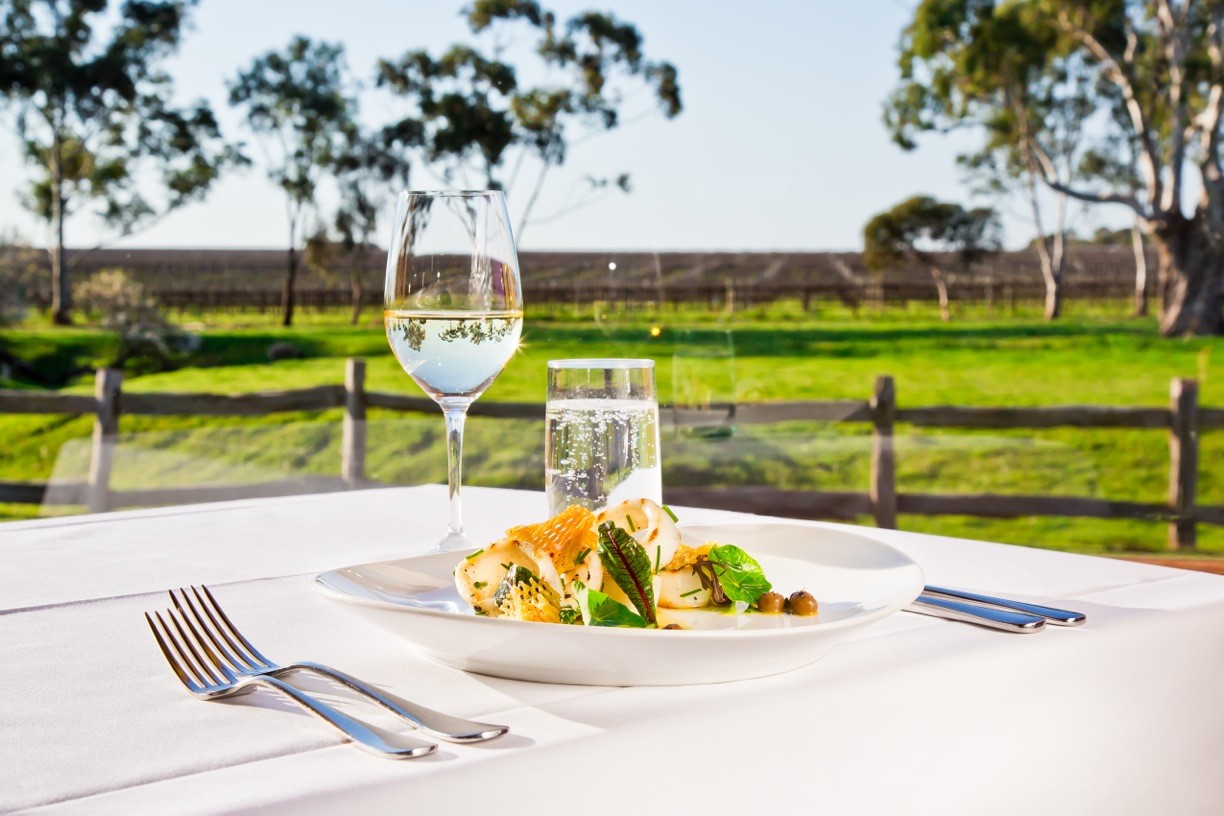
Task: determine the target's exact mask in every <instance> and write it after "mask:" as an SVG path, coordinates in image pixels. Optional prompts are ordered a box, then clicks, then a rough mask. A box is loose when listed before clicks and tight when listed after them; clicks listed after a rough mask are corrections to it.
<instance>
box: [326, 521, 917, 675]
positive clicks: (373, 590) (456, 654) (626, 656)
mask: <svg viewBox="0 0 1224 816" xmlns="http://www.w3.org/2000/svg"><path fill="white" fill-rule="evenodd" d="M677 532H678V533H679V541H680V543H681V544H684V545H685V546H688V547H692V548H699V547H701V546H703V545H704V544H706V543H708V542H711V541H717V542H728V543H734V545H735V546H736V547H738V548H739V549H742V550H743V551H744V552H746V553H750V554H751V556H752V557H753V559H754V560H755V561H756V562H757V563H758V564H759V566H760V568H761V571H762V572H763V574H764V575H765V576H768V579H769V581H770V582H771V583H772V584H774V585H777V586H779V587H783V588H786V589H788V590H791V589H799V588H804V589H807V590H808V591H809V592H811V594H812V595H814V596H815V597H816V599H817V600H818V601H819V614H816V615H806V616H804V615H793V614H761V613H760V612H757V611H752V610H748V609H745V608H742V607H740V606H737V605H735V604H730V605H728V606H726V607H723V608H712V607H697V608H683V609H668V608H666V607H663V608H660V609H659V610H658V614H659V616H660V621H661V622H662V623H663V626H666V625H668V624H670V623H676V624H679V625H680V626H682V627H683V630H684V631H659V630H656V629H651V628H638V627H621V626H587V625H584V626H577V625H571V626H559V625H541V624H540V623H538V622H532V621H527V620H516V619H510V618H509V617H507V616H504V615H499V616H497V617H493V616H488V615H477V614H476V612H475V611H474V608H473V607H472V606H471V605H470V604H469V603H468V599H467V598H465V597H464V596H463V595H461V594H460V592H459V590H458V589H457V588H456V575H455V571H456V567H457V563H456V562H457V561H458V560H460V559H461V558H462V557H463V555H464V554H462V553H460V554H455V553H440V554H436V555H425V556H417V557H412V558H403V559H396V560H391V561H382V562H377V563H372V564H360V565H355V566H351V567H344V568H342V569H337V570H331V571H329V572H325V573H322V574H320V575H318V576H316V577H315V579H314V582H313V583H314V587H315V589H316V590H318V591H319V592H321V593H322V594H323V595H325V596H326V597H328V598H330V599H332V600H335V601H337V602H339V603H340V604H341V606H342V607H343V608H344V609H346V610H348V611H350V612H352V613H353V614H355V615H357V616H359V617H361V618H362V619H363V620H366V621H368V622H369V623H372V624H374V625H376V626H378V627H380V628H382V629H385V630H387V631H389V632H391V633H393V634H395V635H396V636H397V637H399V638H401V639H402V640H404V641H405V642H407V643H408V644H409V645H410V646H412V647H413V648H414V649H415V650H417V651H418V652H419V653H421V654H423V655H424V656H426V657H428V658H430V659H433V660H436V661H438V662H440V663H443V664H445V665H448V666H454V667H456V668H459V669H463V670H466V671H472V672H478V673H481V674H488V675H494V676H498V677H508V678H514V679H520V680H531V681H537V682H551V683H574V684H584V685H680V684H686V683H712V682H724V681H728V680H740V679H746V678H750V677H763V676H766V675H770V674H777V673H780V672H784V671H789V670H791V669H796V668H799V667H800V666H804V665H807V664H809V663H811V662H813V661H815V660H817V659H819V658H820V657H821V656H823V655H824V654H825V653H826V652H827V651H828V650H829V648H831V647H832V646H833V645H834V644H835V643H837V641H838V640H840V639H841V638H842V637H843V636H845V634H846V633H847V632H849V631H851V630H852V629H854V628H856V627H858V626H862V625H866V624H869V623H871V622H873V621H877V620H880V619H881V618H884V617H886V616H888V615H891V614H892V613H894V612H897V611H898V610H900V609H901V608H903V607H904V606H906V605H908V604H909V603H910V602H911V601H913V600H914V598H916V597H917V596H918V594H919V593H920V591H921V590H922V586H923V574H922V569H921V568H920V567H919V566H918V565H917V564H916V563H914V561H913V560H911V559H910V558H909V557H908V556H906V555H905V554H904V553H901V552H900V551H898V550H896V549H893V548H892V547H890V546H888V545H887V544H885V543H883V542H881V541H878V540H876V539H874V538H871V537H870V536H869V535H864V534H860V533H857V532H850V531H847V530H844V529H840V528H837V527H826V526H822V525H817V524H805V523H802V522H796V523H779V522H760V523H744V524H722V525H686V524H679V525H677ZM472 552H476V551H475V550H474V551H472ZM470 554H471V553H468V555H470ZM661 560H662V555H661V554H660V562H661ZM661 565H662V564H661ZM602 585H603V584H602V583H601V586H602ZM663 626H661V627H659V629H662V628H663Z"/></svg>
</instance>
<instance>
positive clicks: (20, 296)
mask: <svg viewBox="0 0 1224 816" xmlns="http://www.w3.org/2000/svg"><path fill="white" fill-rule="evenodd" d="M37 258H38V250H36V249H34V248H33V247H30V246H28V245H26V244H25V243H24V242H23V241H22V240H21V239H20V238H18V237H17V236H16V235H15V234H13V233H10V232H0V326H11V325H13V324H14V323H20V322H21V321H22V320H24V319H25V316H26V314H27V313H28V312H29V310H30V302H31V301H32V300H33V293H34V286H35V281H36V278H37V275H38V267H37V264H36V260H37Z"/></svg>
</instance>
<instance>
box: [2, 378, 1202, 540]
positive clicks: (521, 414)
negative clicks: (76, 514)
mask: <svg viewBox="0 0 1224 816" xmlns="http://www.w3.org/2000/svg"><path fill="white" fill-rule="evenodd" d="M122 383H123V375H122V373H121V372H119V371H116V370H113V369H103V370H101V371H99V372H98V373H97V378H96V380H95V389H94V395H93V396H92V397H91V396H86V395H82V394H41V393H39V394H32V393H29V392H26V391H11V390H0V414H13V413H18V414H31V413H34V414H68V415H74V414H75V415H83V414H93V416H94V425H93V439H92V444H91V449H90V468H89V477H88V479H87V480H86V481H84V482H70V483H56V484H55V485H53V486H52V485H48V484H47V483H37V482H0V502H15V503H23V504H40V503H49V504H62V505H82V504H83V505H86V506H87V507H88V508H89V510H90V511H91V512H101V511H105V510H110V509H112V508H116V507H133V506H152V505H161V504H179V503H185V502H202V501H221V500H226V499H235V498H252V497H262V496H283V495H292V494H297V493H319V492H326V491H332V490H343V489H355V488H362V487H370V486H374V485H376V484H377V483H376V482H373V481H371V480H369V479H367V478H366V474H365V455H366V432H365V431H366V425H365V422H366V412H367V410H368V409H369V408H383V409H388V410H392V411H404V412H413V413H425V412H434V411H436V410H437V406H436V404H435V403H434V402H433V401H432V400H430V399H427V398H425V397H410V396H404V395H401V394H389V393H384V392H379V391H367V390H366V388H365V362H364V361H362V360H357V359H351V360H349V361H348V362H347V364H346V368H345V377H344V384H343V385H325V386H318V387H315V388H305V389H300V390H294V391H271V392H264V393H255V394H241V395H233V396H230V395H221V394H190V393H183V394H146V393H132V392H127V393H125V392H123V391H122ZM332 408H342V409H344V417H343V426H342V438H341V462H340V475H339V476H338V477H328V478H318V477H308V478H300V479H285V480H279V481H274V482H263V483H257V484H244V485H205V486H198V487H175V488H151V489H140V490H115V489H113V488H112V487H111V486H110V476H111V469H112V464H113V457H114V452H115V446H116V443H117V439H118V433H119V423H120V418H121V417H122V416H123V415H125V414H130V415H139V416H176V415H207V416H260V415H264V414H272V413H282V412H288V411H319V410H327V409H332ZM470 414H471V415H472V416H484V417H491V418H497V419H524V420H533V421H538V420H541V419H543V417H544V406H543V405H540V404H536V403H521V402H476V403H474V404H473V405H472V408H471V411H470ZM660 419H661V421H662V424H663V426H664V427H665V428H666V427H691V426H709V425H730V424H736V425H754V424H770V423H776V422H794V421H821V422H854V423H869V424H870V425H871V429H872V444H871V469H870V484H869V485H868V489H867V490H865V491H862V492H858V491H808V490H785V489H781V488H773V487H766V486H752V487H671V488H668V489H667V498H668V500H669V501H672V502H675V503H677V504H688V505H694V506H701V507H715V508H725V509H729V510H742V511H747V512H754V513H764V514H769V515H777V516H791V517H797V518H834V519H847V520H848V519H854V518H856V517H858V516H863V515H871V516H872V517H873V518H874V519H875V522H876V524H877V525H878V526H880V527H887V528H895V527H896V525H897V514H898V513H910V514H916V515H928V516H941V515H958V516H980V517H984V518H1015V517H1019V516H1069V517H1084V518H1104V519H1115V518H1116V519H1147V520H1152V521H1164V522H1167V523H1168V525H1169V532H1168V546H1169V548H1170V549H1189V548H1193V547H1194V546H1195V544H1196V540H1197V527H1198V525H1199V524H1224V506H1205V505H1201V504H1198V503H1197V500H1196V496H1197V483H1198V464H1199V436H1200V434H1201V433H1202V432H1204V431H1210V430H1219V429H1224V409H1219V408H1203V407H1200V406H1199V404H1198V383H1197V382H1196V381H1194V380H1184V379H1175V380H1173V381H1172V385H1171V390H1170V402H1169V406H1168V407H1167V408H1150V407H1143V408H1129V407H1126V408H1119V407H1106V406H1059V407H1043V408H969V407H961V406H947V405H942V406H929V407H922V408H900V407H898V405H897V395H896V387H895V384H894V382H893V379H892V377H888V376H882V377H879V378H877V380H876V383H875V388H874V390H873V393H872V395H871V397H870V398H869V399H864V400H829V401H823V402H806V401H795V402H771V403H716V404H712V405H710V406H707V407H703V408H701V409H699V410H698V409H691V408H684V407H676V406H664V407H663V408H662V409H661V412H660ZM898 423H904V424H909V425H915V426H919V427H928V428H998V429H1007V428H1055V427H1076V428H1105V429H1117V428H1137V429H1147V430H1164V431H1165V432H1167V434H1168V438H1169V490H1168V498H1167V501H1165V502H1163V503H1157V502H1133V501H1111V500H1106V499H1096V498H1087V497H1077V496H1032V495H1027V496H1026V495H1006V494H977V495H968V494H946V495H945V494H929V493H900V492H898V490H897V464H896V456H897V454H896V448H895V445H894V440H895V428H896V425H897V424H898ZM50 488H53V489H50Z"/></svg>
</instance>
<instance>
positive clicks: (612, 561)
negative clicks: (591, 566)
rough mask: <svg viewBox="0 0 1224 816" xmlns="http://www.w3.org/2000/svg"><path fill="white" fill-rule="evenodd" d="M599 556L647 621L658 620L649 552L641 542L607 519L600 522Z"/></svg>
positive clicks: (653, 621)
mask: <svg viewBox="0 0 1224 816" xmlns="http://www.w3.org/2000/svg"><path fill="white" fill-rule="evenodd" d="M599 560H600V561H602V562H603V566H604V569H606V570H607V571H608V574H609V575H611V576H612V580H613V581H615V582H616V585H617V586H618V587H620V588H621V591H623V592H624V593H625V595H627V596H628V597H629V600H630V601H631V602H632V603H633V606H634V608H636V609H637V611H638V613H639V614H641V616H642V617H643V618H645V619H646V620H647V622H649V623H652V624H653V623H656V622H657V619H656V617H655V597H654V583H653V582H652V581H651V577H650V576H651V573H650V556H648V555H646V550H645V549H643V548H642V545H641V544H639V543H637V541H635V540H634V538H633V537H632V536H631V535H629V534H628V533H626V532H625V531H624V530H622V529H621V528H620V527H617V526H616V523H615V522H612V521H605V522H604V523H603V524H601V525H599Z"/></svg>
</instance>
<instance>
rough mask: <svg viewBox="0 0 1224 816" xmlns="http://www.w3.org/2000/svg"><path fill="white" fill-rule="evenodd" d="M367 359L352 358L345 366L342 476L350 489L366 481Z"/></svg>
mask: <svg viewBox="0 0 1224 816" xmlns="http://www.w3.org/2000/svg"><path fill="white" fill-rule="evenodd" d="M365 370H366V369H365V360H359V359H356V358H354V357H350V358H349V359H348V361H347V362H346V363H345V365H344V425H343V433H342V435H341V439H340V477H341V478H342V479H344V482H345V484H347V485H348V486H349V487H359V486H360V485H361V483H362V482H364V481H365V457H366V397H365Z"/></svg>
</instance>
